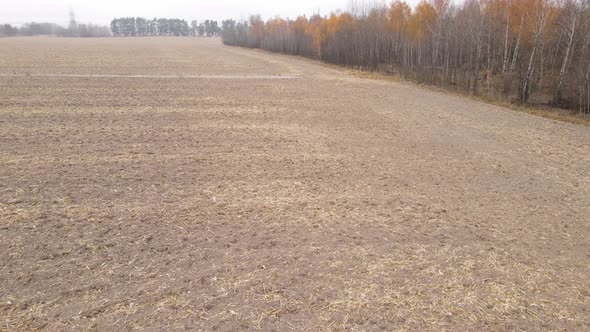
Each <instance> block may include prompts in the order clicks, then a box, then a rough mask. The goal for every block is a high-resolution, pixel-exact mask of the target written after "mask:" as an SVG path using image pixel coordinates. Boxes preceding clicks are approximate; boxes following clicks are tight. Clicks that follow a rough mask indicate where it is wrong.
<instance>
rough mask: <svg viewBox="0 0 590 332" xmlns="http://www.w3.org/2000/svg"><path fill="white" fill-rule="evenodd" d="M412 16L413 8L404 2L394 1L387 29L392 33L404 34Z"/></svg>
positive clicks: (389, 13) (390, 8)
mask: <svg viewBox="0 0 590 332" xmlns="http://www.w3.org/2000/svg"><path fill="white" fill-rule="evenodd" d="M411 16H412V8H410V6H409V5H408V4H407V3H406V2H404V1H394V2H392V3H391V6H390V7H389V11H388V22H387V28H388V30H389V31H390V32H395V33H404V32H406V30H407V28H408V22H409V21H410V18H411Z"/></svg>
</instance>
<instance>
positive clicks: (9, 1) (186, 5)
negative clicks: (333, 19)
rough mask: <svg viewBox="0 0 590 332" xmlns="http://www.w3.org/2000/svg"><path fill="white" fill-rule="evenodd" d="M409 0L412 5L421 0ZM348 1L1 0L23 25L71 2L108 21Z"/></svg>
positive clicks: (282, 11)
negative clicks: (124, 18) (130, 17)
mask: <svg viewBox="0 0 590 332" xmlns="http://www.w3.org/2000/svg"><path fill="white" fill-rule="evenodd" d="M372 1H375V0H372ZM377 1H385V0H377ZM387 2H390V0H387ZM408 2H409V3H410V4H412V5H413V4H415V3H417V2H418V0H410V1H408ZM349 3H350V0H295V1H278V0H276V1H272V0H243V1H240V0H157V1H153V0H143V1H142V0H16V1H14V0H0V8H1V9H0V23H9V24H14V25H20V24H23V23H25V22H32V21H35V22H55V23H59V24H67V22H68V21H69V18H68V8H69V6H70V5H71V6H72V7H73V8H74V12H75V13H76V19H77V21H78V22H80V23H88V22H92V23H98V24H108V23H109V22H110V21H111V19H113V18H115V17H124V16H134V17H137V16H141V17H145V18H153V17H166V18H181V19H185V20H187V21H190V20H193V19H196V20H197V21H202V20H205V19H209V18H210V19H215V20H222V19H227V18H233V19H240V18H247V17H248V16H249V15H250V14H261V15H262V17H263V18H265V19H267V18H269V17H274V16H277V15H279V16H281V17H289V18H295V17H297V16H298V15H301V14H306V15H308V16H309V15H310V14H313V13H317V12H318V11H320V13H321V14H322V15H324V14H329V13H330V12H332V11H336V10H338V9H346V8H347V7H348V5H349Z"/></svg>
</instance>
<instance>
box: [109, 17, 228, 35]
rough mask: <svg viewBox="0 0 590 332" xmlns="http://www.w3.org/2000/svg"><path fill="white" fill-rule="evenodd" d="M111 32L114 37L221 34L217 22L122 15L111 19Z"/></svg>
mask: <svg viewBox="0 0 590 332" xmlns="http://www.w3.org/2000/svg"><path fill="white" fill-rule="evenodd" d="M111 32H112V33H113V36H116V37H132V36H139V37H143V36H199V37H203V36H207V37H214V36H219V35H220V34H221V28H220V27H219V23H218V22H217V21H214V20H205V21H203V22H201V23H199V22H197V21H194V20H193V21H191V23H190V25H189V23H188V22H187V21H185V20H181V19H178V18H154V19H151V20H150V19H145V18H143V17H122V18H116V19H114V20H112V21H111Z"/></svg>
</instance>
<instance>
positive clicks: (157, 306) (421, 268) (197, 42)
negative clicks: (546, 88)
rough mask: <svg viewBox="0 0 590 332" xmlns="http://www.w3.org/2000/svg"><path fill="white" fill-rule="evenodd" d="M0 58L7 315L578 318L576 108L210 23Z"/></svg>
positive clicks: (580, 145)
mask: <svg viewBox="0 0 590 332" xmlns="http://www.w3.org/2000/svg"><path fill="white" fill-rule="evenodd" d="M64 74H67V75H70V76H59V75H64ZM0 75H1V76H0V330H2V331H4V330H6V331H13V330H35V329H44V330H51V331H53V330H72V331H80V330H85V329H90V328H95V329H97V330H131V329H145V328H151V329H152V330H222V331H227V330H257V329H260V330H265V331H289V330H295V331H301V330H308V331H320V330H335V331H349V330H350V331H374V330H420V331H426V330H432V331H441V330H462V331H465V330H472V331H480V330H490V331H504V330H569V331H574V330H578V331H582V330H588V329H590V242H589V239H590V128H588V127H584V126H579V125H574V124H570V123H564V122H556V121H553V120H549V119H545V118H541V117H535V116H532V115H529V114H525V113H518V112H513V111H508V110H506V109H503V108H500V107H497V106H492V105H489V104H485V103H481V102H477V101H474V100H470V99H466V98H462V97H460V96H455V95H450V94H444V93H439V92H435V91H430V90H426V89H423V88H420V87H417V86H414V85H411V84H404V83H396V82H387V81H379V80H370V79H363V78H359V77H355V76H351V75H350V74H348V73H346V72H345V71H339V70H335V69H330V68H328V67H325V66H322V65H320V64H318V63H315V62H312V61H308V60H302V59H298V58H294V57H288V56H281V55H271V54H267V53H264V52H260V51H251V50H245V49H238V48H229V47H224V46H222V45H221V43H220V41H219V40H216V39H197V38H137V39H133V38H119V39H116V38H112V39H56V38H5V39H0ZM93 75H103V76H93ZM127 76H129V77H127ZM157 76H163V77H157Z"/></svg>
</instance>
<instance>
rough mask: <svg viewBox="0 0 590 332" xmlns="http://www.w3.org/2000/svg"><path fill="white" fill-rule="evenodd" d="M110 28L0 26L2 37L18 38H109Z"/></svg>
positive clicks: (85, 26) (33, 25)
mask: <svg viewBox="0 0 590 332" xmlns="http://www.w3.org/2000/svg"><path fill="white" fill-rule="evenodd" d="M110 35H111V31H110V29H109V28H108V27H106V26H102V25H96V24H92V23H89V24H76V25H75V27H72V26H69V27H63V26H61V25H59V24H56V23H37V22H31V23H25V24H23V25H22V26H20V27H16V26H13V25H10V24H1V25H0V37H16V36H57V37H83V38H86V37H108V36H110Z"/></svg>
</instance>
